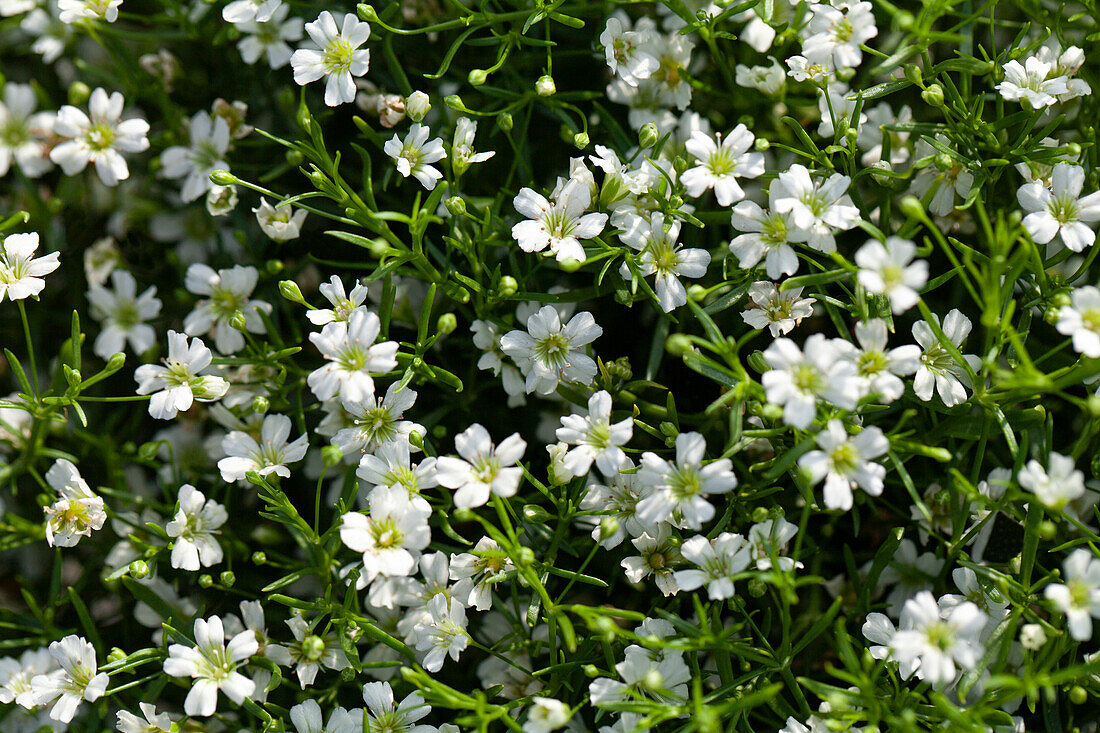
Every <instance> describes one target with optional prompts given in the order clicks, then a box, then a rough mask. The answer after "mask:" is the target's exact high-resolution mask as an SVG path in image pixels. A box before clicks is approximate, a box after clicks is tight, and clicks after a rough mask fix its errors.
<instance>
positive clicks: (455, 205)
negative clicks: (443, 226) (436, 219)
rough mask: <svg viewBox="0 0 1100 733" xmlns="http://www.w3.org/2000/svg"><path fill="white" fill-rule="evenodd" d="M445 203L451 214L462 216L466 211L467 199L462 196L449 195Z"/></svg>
mask: <svg viewBox="0 0 1100 733" xmlns="http://www.w3.org/2000/svg"><path fill="white" fill-rule="evenodd" d="M443 205H444V206H446V207H447V211H449V212H451V216H462V215H463V214H465V213H466V200H465V199H463V198H462V197H461V196H448V197H447V199H446V200H445V201H444V202H443Z"/></svg>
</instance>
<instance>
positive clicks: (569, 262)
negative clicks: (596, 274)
mask: <svg viewBox="0 0 1100 733" xmlns="http://www.w3.org/2000/svg"><path fill="white" fill-rule="evenodd" d="M583 264H584V263H583V262H581V261H580V260H578V259H574V258H573V257H566V258H565V259H564V260H562V261H561V262H559V263H558V267H560V268H561V270H562V272H576V271H577V270H579V269H581V265H583Z"/></svg>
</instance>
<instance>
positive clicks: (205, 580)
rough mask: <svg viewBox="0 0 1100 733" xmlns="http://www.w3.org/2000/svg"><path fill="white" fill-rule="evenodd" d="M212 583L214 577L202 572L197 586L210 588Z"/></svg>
mask: <svg viewBox="0 0 1100 733" xmlns="http://www.w3.org/2000/svg"><path fill="white" fill-rule="evenodd" d="M213 585H214V578H212V577H211V576H210V573H203V574H202V575H200V576H199V587H201V588H211V587H213Z"/></svg>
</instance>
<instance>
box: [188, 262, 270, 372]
mask: <svg viewBox="0 0 1100 733" xmlns="http://www.w3.org/2000/svg"><path fill="white" fill-rule="evenodd" d="M259 277H260V274H259V272H258V271H257V270H256V268H255V267H251V266H242V265H234V266H233V267H231V268H229V269H226V270H217V271H215V270H213V269H212V268H210V267H208V266H206V265H203V264H200V263H195V264H193V265H191V266H190V267H188V268H187V278H186V280H185V281H184V282H185V284H186V286H187V289H188V290H189V291H190V292H192V293H194V294H195V295H205V296H206V297H205V298H203V299H202V300H200V301H199V302H198V303H196V304H195V309H194V310H192V311H191V312H190V313H189V314H188V315H187V317H186V318H185V319H184V320H183V329H184V331H186V332H187V335H188V336H205V335H206V334H208V333H210V332H211V331H213V333H214V346H216V347H217V349H218V351H220V352H222V353H223V354H233V353H235V352H237V351H240V350H241V349H243V348H244V344H245V340H244V334H242V333H241V332H240V331H238V330H237V329H236V328H234V327H233V326H232V325H230V322H231V320H232V319H233V316H235V315H236V314H237V313H240V314H241V315H242V316H243V317H244V324H245V330H247V331H248V332H249V333H263V332H264V322H263V319H262V318H261V317H260V312H263V313H270V312H271V304H270V303H268V302H266V301H263V300H255V299H253V298H252V291H253V290H255V289H256V282H257V281H258V280H259Z"/></svg>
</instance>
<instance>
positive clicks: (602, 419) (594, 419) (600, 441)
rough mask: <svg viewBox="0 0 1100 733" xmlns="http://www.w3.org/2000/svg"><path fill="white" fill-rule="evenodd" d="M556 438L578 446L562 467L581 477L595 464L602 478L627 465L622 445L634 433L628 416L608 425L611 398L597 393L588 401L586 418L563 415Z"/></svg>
mask: <svg viewBox="0 0 1100 733" xmlns="http://www.w3.org/2000/svg"><path fill="white" fill-rule="evenodd" d="M561 425H562V426H561V427H560V428H558V429H557V431H556V432H555V435H557V437H558V440H563V441H565V442H566V443H568V444H570V445H575V446H577V447H576V448H573V449H571V450H570V451H569V453H567V454H566V456H565V458H564V459H563V462H564V465H565V467H566V468H567V469H568V470H569V471H570V472H571V473H572V474H573V475H574V476H584V475H585V474H587V473H588V470H589V469H590V468H591V467H592V462H593V461H595V463H596V466H597V468H599V469H600V471H602V472H603V474H604V475H605V476H613V475H615V474H616V473H618V472H619V469H620V467H622V465H623V464H624V463H625V462H626V453H624V452H623V449H622V448H621V447H620V446H623V445H625V444H626V443H627V442H628V441H629V440H630V437H631V435H633V433H634V418H633V417H628V418H626V419H625V420H620V421H619V422H617V423H614V424H612V423H611V395H609V394H608V393H607V392H606V391H602V390H601V391H599V392H597V393H596V394H594V395H592V396H591V397H590V398H589V399H588V415H587V416H581V415H565V416H564V417H562V419H561Z"/></svg>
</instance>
